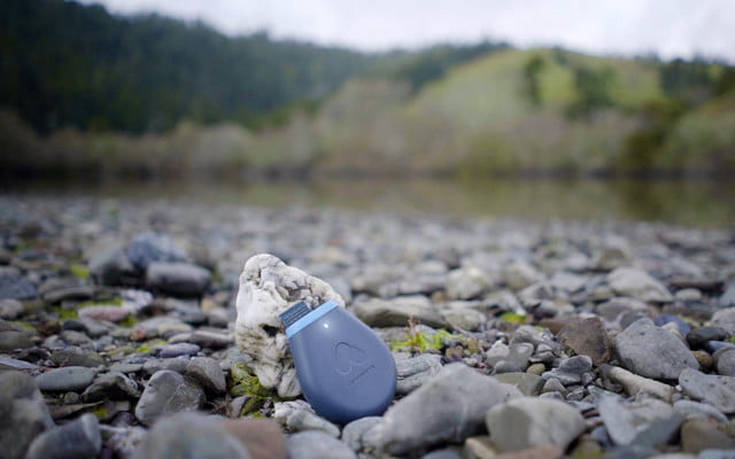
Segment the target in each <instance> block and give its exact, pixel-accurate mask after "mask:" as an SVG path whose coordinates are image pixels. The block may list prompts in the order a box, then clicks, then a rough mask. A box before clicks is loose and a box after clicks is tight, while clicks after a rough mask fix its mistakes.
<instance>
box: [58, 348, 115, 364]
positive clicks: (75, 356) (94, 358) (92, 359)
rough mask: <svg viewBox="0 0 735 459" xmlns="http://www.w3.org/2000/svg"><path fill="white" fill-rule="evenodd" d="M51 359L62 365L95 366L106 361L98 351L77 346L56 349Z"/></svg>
mask: <svg viewBox="0 0 735 459" xmlns="http://www.w3.org/2000/svg"><path fill="white" fill-rule="evenodd" d="M49 359H50V360H51V361H52V362H54V363H55V364H56V365H58V366H60V367H66V366H80V367H91V368H94V367H98V366H100V365H104V363H105V361H104V359H103V358H102V357H101V356H100V355H99V354H98V353H97V352H94V351H90V350H87V349H82V348H79V347H76V346H69V347H67V348H64V349H59V350H56V351H54V352H53V353H51V356H50V357H49Z"/></svg>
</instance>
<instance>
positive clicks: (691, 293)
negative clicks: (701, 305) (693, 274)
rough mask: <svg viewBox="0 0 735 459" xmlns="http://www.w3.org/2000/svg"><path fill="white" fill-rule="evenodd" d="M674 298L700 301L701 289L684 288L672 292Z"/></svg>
mask: <svg viewBox="0 0 735 459" xmlns="http://www.w3.org/2000/svg"><path fill="white" fill-rule="evenodd" d="M674 298H675V299H676V300H678V301H700V300H701V299H702V291H701V290H699V289H696V288H684V289H681V290H679V291H677V292H676V293H675V294H674Z"/></svg>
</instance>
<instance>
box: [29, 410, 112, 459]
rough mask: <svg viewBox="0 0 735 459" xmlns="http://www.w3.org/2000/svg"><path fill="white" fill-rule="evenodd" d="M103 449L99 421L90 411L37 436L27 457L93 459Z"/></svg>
mask: <svg viewBox="0 0 735 459" xmlns="http://www.w3.org/2000/svg"><path fill="white" fill-rule="evenodd" d="M101 449H102V436H101V435H100V427H99V422H98V421H97V417H96V416H95V415H93V414H89V413H88V414H85V415H82V416H81V417H79V418H78V419H75V420H74V421H71V422H69V423H66V424H64V425H61V426H58V427H54V428H53V429H50V430H47V431H46V432H44V433H42V434H41V435H39V436H38V437H36V439H35V440H33V443H31V446H30V447H29V448H28V453H27V454H26V459H47V458H55V459H92V458H95V457H97V455H98V454H99V452H100V450H101Z"/></svg>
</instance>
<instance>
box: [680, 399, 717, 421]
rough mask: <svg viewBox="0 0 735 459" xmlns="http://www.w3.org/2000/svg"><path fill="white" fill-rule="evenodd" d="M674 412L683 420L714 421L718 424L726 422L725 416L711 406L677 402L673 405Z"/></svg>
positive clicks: (682, 401)
mask: <svg viewBox="0 0 735 459" xmlns="http://www.w3.org/2000/svg"><path fill="white" fill-rule="evenodd" d="M674 411H676V412H677V413H679V414H680V415H681V416H683V417H684V418H685V419H698V418H704V419H708V418H709V419H714V420H716V421H719V422H727V416H725V415H724V414H723V413H722V412H721V411H719V410H718V409H717V408H715V407H714V406H712V405H708V404H706V403H699V402H693V401H691V400H679V401H677V402H675V403H674Z"/></svg>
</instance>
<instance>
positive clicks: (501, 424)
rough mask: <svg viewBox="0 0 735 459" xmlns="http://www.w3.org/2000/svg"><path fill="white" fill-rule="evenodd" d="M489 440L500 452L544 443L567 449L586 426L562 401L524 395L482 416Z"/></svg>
mask: <svg viewBox="0 0 735 459" xmlns="http://www.w3.org/2000/svg"><path fill="white" fill-rule="evenodd" d="M485 422H486V424H487V430H488V432H489V433H490V440H491V441H492V443H493V445H494V446H495V447H497V448H498V449H499V450H500V451H501V452H512V451H521V450H524V449H528V448H537V447H541V446H547V445H556V446H559V447H560V448H561V449H562V450H564V449H566V447H567V445H569V443H571V442H572V441H573V440H574V439H575V438H577V436H579V435H580V434H581V433H582V432H584V429H585V423H584V418H583V417H582V415H581V414H580V413H579V411H577V410H576V409H575V408H573V407H571V406H569V405H567V404H566V403H564V402H559V401H556V400H545V399H540V398H535V397H523V398H517V399H514V400H510V401H508V402H505V403H501V404H499V405H496V406H494V407H493V408H491V409H490V410H489V411H488V412H487V416H486V417H485Z"/></svg>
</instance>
